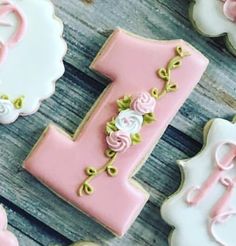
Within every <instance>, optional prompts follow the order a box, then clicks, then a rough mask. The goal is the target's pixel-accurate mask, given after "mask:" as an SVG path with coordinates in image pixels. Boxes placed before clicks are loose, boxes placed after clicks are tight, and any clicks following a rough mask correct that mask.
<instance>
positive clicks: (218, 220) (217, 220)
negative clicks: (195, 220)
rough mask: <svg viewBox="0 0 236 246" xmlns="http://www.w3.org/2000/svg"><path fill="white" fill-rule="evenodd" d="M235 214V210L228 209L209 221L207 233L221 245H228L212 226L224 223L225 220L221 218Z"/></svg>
mask: <svg viewBox="0 0 236 246" xmlns="http://www.w3.org/2000/svg"><path fill="white" fill-rule="evenodd" d="M235 215H236V210H229V211H227V212H223V213H221V214H219V215H217V216H216V217H214V218H212V219H211V220H210V223H209V229H208V230H209V233H210V235H211V236H212V237H213V238H214V240H215V241H216V242H217V243H218V244H219V245H221V246H229V245H228V244H227V243H225V242H224V241H223V240H222V239H221V238H220V237H219V236H218V235H217V233H216V232H215V230H214V226H215V225H216V224H218V223H224V222H225V221H226V220H225V219H222V218H227V219H229V218H231V217H232V216H235Z"/></svg>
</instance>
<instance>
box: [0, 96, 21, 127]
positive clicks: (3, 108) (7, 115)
mask: <svg viewBox="0 0 236 246" xmlns="http://www.w3.org/2000/svg"><path fill="white" fill-rule="evenodd" d="M18 116H19V110H17V109H15V107H14V105H13V103H12V102H11V101H10V100H5V99H4V100H3V99H0V122H1V123H2V124H7V123H9V122H13V121H15V120H16V119H17V117H18Z"/></svg>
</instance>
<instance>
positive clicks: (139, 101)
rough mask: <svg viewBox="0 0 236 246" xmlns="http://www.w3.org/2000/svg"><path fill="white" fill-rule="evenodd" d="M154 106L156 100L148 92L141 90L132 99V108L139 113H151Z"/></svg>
mask: <svg viewBox="0 0 236 246" xmlns="http://www.w3.org/2000/svg"><path fill="white" fill-rule="evenodd" d="M155 107H156V100H155V98H154V97H152V96H151V95H150V93H148V92H142V93H140V95H139V96H138V97H137V98H136V99H135V100H134V101H133V103H132V109H133V110H134V111H136V112H138V113H140V114H141V115H144V114H148V113H153V112H154V110H155Z"/></svg>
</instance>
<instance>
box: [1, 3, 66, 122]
mask: <svg viewBox="0 0 236 246" xmlns="http://www.w3.org/2000/svg"><path fill="white" fill-rule="evenodd" d="M62 33H63V24H62V22H61V21H60V20H59V19H58V18H56V16H55V14H54V7H53V5H52V3H51V2H50V1H49V0H40V1H39V0H0V123H2V124H8V123H12V122H13V121H15V120H16V119H17V118H18V116H19V115H29V114H32V113H34V112H35V111H37V109H38V108H39V106H40V102H41V101H42V100H43V99H46V98H48V97H49V96H51V95H52V94H53V92H54V90H55V81H56V80H57V79H58V78H60V77H61V76H62V75H63V73H64V65H63V62H62V60H63V57H64V55H65V52H66V43H65V41H64V40H63V39H62Z"/></svg>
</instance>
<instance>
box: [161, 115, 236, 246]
mask: <svg viewBox="0 0 236 246" xmlns="http://www.w3.org/2000/svg"><path fill="white" fill-rule="evenodd" d="M208 126H209V125H208ZM229 153H230V155H229ZM228 156H231V158H232V157H233V158H234V157H235V156H236V124H233V123H231V122H228V121H226V120H223V119H215V120H213V121H212V125H211V126H210V129H209V132H208V136H207V140H206V143H205V146H204V148H203V150H202V151H201V152H200V153H199V154H198V155H196V156H195V157H193V158H191V159H189V160H185V161H179V164H180V165H181V166H182V170H183V177H184V181H183V183H182V185H181V189H180V190H179V191H178V192H177V193H176V194H175V195H173V196H172V197H171V198H169V199H168V200H167V201H166V202H164V204H163V206H162V209H161V213H162V216H163V218H164V219H165V220H166V222H167V223H168V224H170V225H172V226H173V227H174V231H173V233H172V235H171V240H170V245H171V246H200V245H201V246H217V245H224V246H235V245H236V243H235V242H236V234H235V228H236V216H235V215H236V159H235V158H234V159H233V158H232V159H230V158H228ZM226 157H227V158H228V159H227V158H226ZM227 161H228V165H227V166H224V165H225V163H227ZM217 163H218V165H217ZM215 171H216V172H218V174H219V173H220V179H219V180H218V181H217V182H214V183H212V182H208V185H209V183H210V184H212V186H211V188H210V189H209V190H207V189H205V187H207V183H206V181H209V180H210V179H209V177H213V176H212V175H213V174H215ZM215 177H216V176H215ZM199 189H202V190H203V192H205V194H204V196H202V198H201V199H198V201H197V200H196V199H195V201H194V198H196V197H198V196H197V195H198V194H200V193H199ZM202 194H203V193H202ZM198 198H199V197H198Z"/></svg>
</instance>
